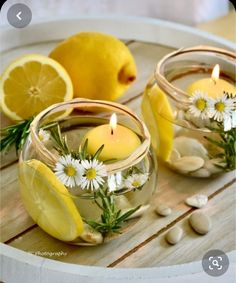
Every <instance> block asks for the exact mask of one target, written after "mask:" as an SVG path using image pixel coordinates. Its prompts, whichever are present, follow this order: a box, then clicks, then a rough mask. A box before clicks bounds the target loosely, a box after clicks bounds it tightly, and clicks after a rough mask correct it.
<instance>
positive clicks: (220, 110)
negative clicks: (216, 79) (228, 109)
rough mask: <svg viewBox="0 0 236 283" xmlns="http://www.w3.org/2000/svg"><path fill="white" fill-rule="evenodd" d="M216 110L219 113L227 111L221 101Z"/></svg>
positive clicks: (216, 105)
mask: <svg viewBox="0 0 236 283" xmlns="http://www.w3.org/2000/svg"><path fill="white" fill-rule="evenodd" d="M215 109H216V110H217V111H219V112H223V111H224V110H225V104H224V103H223V102H222V101H220V102H217V103H216V104H215Z"/></svg>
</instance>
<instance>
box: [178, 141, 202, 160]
mask: <svg viewBox="0 0 236 283" xmlns="http://www.w3.org/2000/svg"><path fill="white" fill-rule="evenodd" d="M174 148H175V149H176V150H177V151H178V152H179V153H180V155H181V156H182V157H183V156H198V157H201V158H203V159H207V156H208V151H207V150H206V149H205V147H204V146H203V145H202V144H201V143H200V142H199V141H198V140H196V139H192V138H189V137H185V136H179V137H177V138H175V139H174Z"/></svg>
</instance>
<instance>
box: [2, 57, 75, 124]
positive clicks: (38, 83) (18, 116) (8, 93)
mask: <svg viewBox="0 0 236 283" xmlns="http://www.w3.org/2000/svg"><path fill="white" fill-rule="evenodd" d="M72 97H73V86H72V82H71V79H70V77H69V75H68V74H67V72H66V70H65V69H64V68H63V67H62V66H61V65H60V64H59V63H58V62H56V61H55V60H53V59H51V58H48V57H46V56H43V55H38V54H29V55H26V56H22V57H20V58H18V59H17V60H15V61H14V62H12V63H11V64H10V65H9V66H8V67H7V68H6V70H5V71H4V72H3V74H2V75H1V77H0V104H1V108H2V110H3V112H4V113H5V114H6V115H7V116H8V117H9V118H11V119H12V120H23V119H27V118H29V117H31V116H34V115H36V114H38V113H39V112H40V111H42V110H43V109H45V108H47V107H48V106H50V105H52V104H54V103H59V102H63V101H67V100H70V99H72ZM64 115H65V113H64Z"/></svg>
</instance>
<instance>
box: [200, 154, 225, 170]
mask: <svg viewBox="0 0 236 283" xmlns="http://www.w3.org/2000/svg"><path fill="white" fill-rule="evenodd" d="M220 161H222V159H220V158H214V159H209V160H206V161H205V164H204V168H206V169H207V170H208V171H209V172H211V174H217V173H221V172H222V171H223V169H222V168H220V167H218V166H217V165H221V166H224V164H222V163H220Z"/></svg>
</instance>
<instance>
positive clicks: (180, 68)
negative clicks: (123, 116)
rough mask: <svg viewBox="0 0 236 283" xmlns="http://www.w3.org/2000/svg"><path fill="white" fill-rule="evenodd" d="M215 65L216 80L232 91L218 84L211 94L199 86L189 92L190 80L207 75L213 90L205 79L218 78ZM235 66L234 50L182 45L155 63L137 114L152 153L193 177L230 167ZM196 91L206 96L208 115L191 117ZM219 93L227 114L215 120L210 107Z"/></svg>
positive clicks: (233, 161)
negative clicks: (213, 75)
mask: <svg viewBox="0 0 236 283" xmlns="http://www.w3.org/2000/svg"><path fill="white" fill-rule="evenodd" d="M216 64H219V66H220V79H223V80H224V81H226V82H227V83H229V84H230V90H233V91H232V92H231V91H230V92H227V90H228V89H225V90H224V87H222V89H221V90H219V93H216V97H215V98H212V97H209V96H208V95H207V94H206V93H205V92H204V91H203V92H201V90H200V89H199V90H197V91H196V92H194V93H190V91H189V89H190V85H192V84H193V83H194V82H196V81H199V80H201V79H206V80H207V81H208V80H209V82H210V83H209V85H210V87H209V91H211V90H214V86H212V88H211V84H212V85H214V84H215V83H216V86H217V84H218V83H217V82H215V81H214V80H213V79H211V74H212V72H213V68H214V66H215V65H216ZM235 68H236V55H235V54H234V53H232V52H230V51H226V50H223V49H218V48H213V47H209V46H198V47H192V48H182V49H179V50H177V51H175V52H172V53H170V54H168V55H167V56H165V57H164V58H163V59H162V60H161V61H160V62H159V63H158V65H157V68H156V71H155V73H154V75H153V76H152V78H151V79H150V80H149V82H148V84H147V86H146V89H145V92H144V95H143V100H142V114H143V117H144V121H145V122H146V125H147V127H148V128H149V131H150V133H151V140H152V145H153V147H154V149H155V151H156V154H157V156H158V157H159V158H160V159H161V160H162V161H164V162H165V164H166V165H167V166H169V167H170V168H171V169H172V170H174V171H176V172H178V173H181V174H184V175H187V176H192V177H199V178H207V177H211V176H215V175H217V174H221V173H224V172H228V171H232V170H235V168H236V154H235V150H236V149H235V144H236V129H235V127H236V109H235V106H236V101H235V97H236V91H235V90H236V88H235V81H236V77H235ZM198 95H203V97H204V99H205V97H206V99H207V103H208V104H209V110H208V112H206V113H207V115H209V116H207V115H206V117H203V115H201V116H197V114H196V111H195V110H194V108H193V105H194V103H196V101H199V100H197V99H198V97H197V96H198ZM204 95H205V96H204ZM219 97H220V98H219ZM222 97H223V99H227V101H228V102H230V104H231V109H230V115H228V116H225V117H224V118H222V120H221V121H217V120H216V119H215V117H214V116H213V114H212V113H214V112H213V111H212V109H213V107H215V105H216V101H217V99H222ZM200 98H201V97H200ZM194 99H195V100H194ZM191 107H192V108H191ZM194 111H195V112H194ZM206 113H205V114H206ZM200 114H203V112H200Z"/></svg>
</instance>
